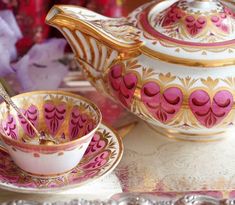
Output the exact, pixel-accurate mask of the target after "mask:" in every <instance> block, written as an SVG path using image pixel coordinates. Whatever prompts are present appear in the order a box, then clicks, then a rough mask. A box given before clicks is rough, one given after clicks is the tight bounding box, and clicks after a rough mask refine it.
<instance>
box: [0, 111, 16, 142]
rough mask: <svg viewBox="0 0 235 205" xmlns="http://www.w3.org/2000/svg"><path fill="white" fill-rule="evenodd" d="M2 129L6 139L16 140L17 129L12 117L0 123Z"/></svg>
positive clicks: (9, 116)
mask: <svg viewBox="0 0 235 205" xmlns="http://www.w3.org/2000/svg"><path fill="white" fill-rule="evenodd" d="M2 129H3V131H4V132H5V134H6V135H7V136H8V137H11V138H12V139H14V140H17V139H18V137H19V136H18V128H17V126H16V120H15V118H14V117H13V115H8V116H7V119H6V120H5V121H3V122H2Z"/></svg>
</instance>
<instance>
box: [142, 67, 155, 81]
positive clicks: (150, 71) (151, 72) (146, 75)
mask: <svg viewBox="0 0 235 205" xmlns="http://www.w3.org/2000/svg"><path fill="white" fill-rule="evenodd" d="M154 74H155V73H154V70H153V69H152V68H145V67H144V68H143V75H142V76H143V80H145V79H147V78H150V77H152V76H153V75H154Z"/></svg>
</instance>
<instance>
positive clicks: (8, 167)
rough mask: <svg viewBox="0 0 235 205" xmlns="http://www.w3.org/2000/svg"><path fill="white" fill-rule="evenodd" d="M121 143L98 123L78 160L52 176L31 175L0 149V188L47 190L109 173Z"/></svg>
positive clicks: (121, 152)
mask: <svg viewBox="0 0 235 205" xmlns="http://www.w3.org/2000/svg"><path fill="white" fill-rule="evenodd" d="M122 154H123V144H122V141H121V139H120V138H119V137H118V136H117V135H116V133H115V132H114V131H113V130H111V129H110V128H108V127H107V126H106V125H104V124H101V126H100V127H99V129H98V131H97V132H96V133H95V135H94V137H93V139H92V141H91V143H90V145H89V146H88V148H87V150H86V153H85V155H84V156H83V158H82V160H81V162H80V163H79V164H78V165H77V166H76V167H75V168H74V169H73V170H71V171H69V172H67V173H65V174H63V175H59V176H54V177H41V176H33V175H30V174H28V173H26V172H24V171H22V170H21V169H20V168H18V167H17V166H16V165H15V164H14V162H13V161H12V159H11V158H10V156H9V154H8V152H7V151H6V150H5V149H3V148H1V149H0V188H2V189H6V190H10V191H15V192H22V193H50V192H58V191H62V190H66V189H71V188H75V187H79V186H81V185H84V184H86V183H88V182H92V181H94V180H96V179H99V178H101V177H103V176H104V175H106V174H108V173H110V172H111V171H112V170H113V169H114V168H115V167H116V166H117V165H118V163H119V162H120V160H121V158H122Z"/></svg>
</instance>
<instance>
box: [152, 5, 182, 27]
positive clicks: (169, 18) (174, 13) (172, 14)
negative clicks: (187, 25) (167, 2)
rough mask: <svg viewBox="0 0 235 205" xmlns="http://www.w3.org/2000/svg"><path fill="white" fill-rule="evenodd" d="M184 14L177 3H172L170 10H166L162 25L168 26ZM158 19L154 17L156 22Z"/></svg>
mask: <svg viewBox="0 0 235 205" xmlns="http://www.w3.org/2000/svg"><path fill="white" fill-rule="evenodd" d="M184 16H185V13H184V12H183V11H182V10H181V9H180V8H178V7H177V3H175V4H173V5H172V6H171V8H170V10H169V11H168V12H167V14H166V16H165V18H164V20H163V22H162V25H163V26H164V27H165V26H169V25H172V24H174V23H176V22H177V21H180V20H181V19H182V18H183V17H184ZM158 21H159V19H156V23H157V22H158Z"/></svg>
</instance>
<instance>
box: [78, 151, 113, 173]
mask: <svg viewBox="0 0 235 205" xmlns="http://www.w3.org/2000/svg"><path fill="white" fill-rule="evenodd" d="M109 156H110V152H108V151H107V150H104V151H103V152H101V153H100V154H98V155H97V156H95V157H94V158H91V160H90V161H89V162H87V163H86V164H85V165H83V166H82V167H83V169H86V170H94V169H99V168H101V167H103V166H104V165H105V164H106V163H107V162H108V158H109Z"/></svg>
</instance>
